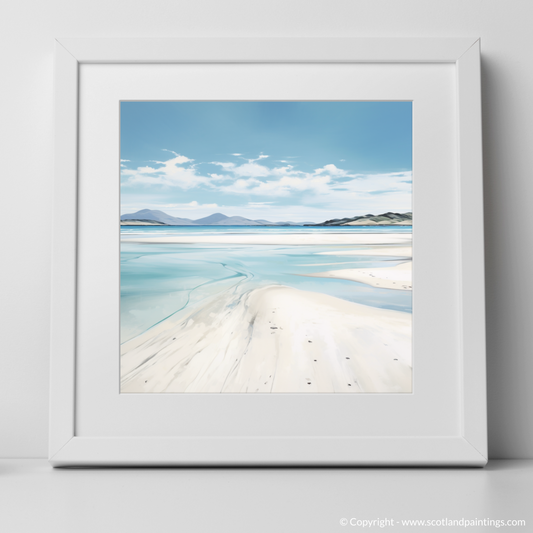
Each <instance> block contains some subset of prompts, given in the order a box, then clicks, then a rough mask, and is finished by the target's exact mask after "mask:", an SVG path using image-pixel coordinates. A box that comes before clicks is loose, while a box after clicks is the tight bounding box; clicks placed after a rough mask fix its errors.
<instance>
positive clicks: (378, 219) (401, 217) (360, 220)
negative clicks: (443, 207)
mask: <svg viewBox="0 0 533 533" xmlns="http://www.w3.org/2000/svg"><path fill="white" fill-rule="evenodd" d="M412 225H413V213H411V212H409V213H391V212H388V213H383V214H381V215H372V214H369V215H361V216H358V217H353V218H333V219H331V220H326V221H325V222H322V223H321V224H304V226H412Z"/></svg>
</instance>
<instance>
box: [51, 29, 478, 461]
mask: <svg viewBox="0 0 533 533" xmlns="http://www.w3.org/2000/svg"><path fill="white" fill-rule="evenodd" d="M56 95H57V101H56V102H57V105H56V125H57V130H56V162H57V166H56V186H57V189H56V207H55V216H56V223H55V229H54V237H55V241H54V267H53V276H54V278H53V309H52V316H53V322H52V371H51V436H50V461H51V462H52V464H53V465H54V466H70V465H92V464H102V465H106V464H108V465H112V464H117V465H191V464H225V465H246V464H258V465H259V464H271V465H274V464H300V465H318V464H330V465H332V464H336V465H369V464H380V465H386V464H398V465H421V464H435V465H436V464H464V465H478V466H479V465H483V464H485V462H486V421H485V418H486V413H485V382H484V379H485V367H484V364H485V363H484V300H483V238H482V237H483V232H482V221H483V218H482V187H481V180H482V174H481V133H480V132H481V115H480V90H479V42H478V41H477V40H475V39H390V40H388V39H131V40H128V39H124V40H121V39H61V40H59V41H58V42H57V45H56Z"/></svg>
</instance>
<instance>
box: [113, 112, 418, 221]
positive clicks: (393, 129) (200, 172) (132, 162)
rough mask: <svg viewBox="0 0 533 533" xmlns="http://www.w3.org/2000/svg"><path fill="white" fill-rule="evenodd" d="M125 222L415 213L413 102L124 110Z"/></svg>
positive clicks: (307, 218)
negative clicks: (148, 213) (162, 215)
mask: <svg viewBox="0 0 533 533" xmlns="http://www.w3.org/2000/svg"><path fill="white" fill-rule="evenodd" d="M120 110H121V119H120V120H121V133H120V136H121V155H120V157H121V213H122V214H124V213H133V212H135V211H138V210H140V209H145V208H147V209H160V210H161V211H165V212H166V213H168V214H170V215H173V216H179V217H183V218H191V219H196V218H201V217H204V216H206V215H210V214H212V213H216V212H221V213H224V214H225V215H228V216H236V215H238V216H244V217H246V218H251V219H267V220H271V221H282V220H291V221H296V222H302V221H314V222H322V221H323V220H326V219H328V218H341V217H348V216H355V215H361V214H367V213H373V214H378V213H383V212H386V211H395V212H406V211H410V210H411V188H412V183H411V180H412V107H411V102H122V103H121V107H120Z"/></svg>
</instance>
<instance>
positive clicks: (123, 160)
mask: <svg viewBox="0 0 533 533" xmlns="http://www.w3.org/2000/svg"><path fill="white" fill-rule="evenodd" d="M120 162H121V163H129V162H130V160H129V159H121V160H120Z"/></svg>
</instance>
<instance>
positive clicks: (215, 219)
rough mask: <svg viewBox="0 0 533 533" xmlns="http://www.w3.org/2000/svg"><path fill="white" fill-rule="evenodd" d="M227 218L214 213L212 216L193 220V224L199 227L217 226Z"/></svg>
mask: <svg viewBox="0 0 533 533" xmlns="http://www.w3.org/2000/svg"><path fill="white" fill-rule="evenodd" d="M228 218H229V217H227V216H226V215H223V214H222V213H215V214H214V215H209V216H208V217H204V218H199V219H198V220H193V222H194V223H195V224H198V225H200V226H211V225H213V224H218V223H219V222H222V221H223V220H227V219H228Z"/></svg>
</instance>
